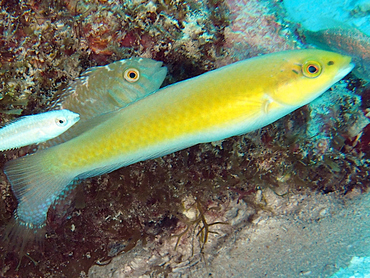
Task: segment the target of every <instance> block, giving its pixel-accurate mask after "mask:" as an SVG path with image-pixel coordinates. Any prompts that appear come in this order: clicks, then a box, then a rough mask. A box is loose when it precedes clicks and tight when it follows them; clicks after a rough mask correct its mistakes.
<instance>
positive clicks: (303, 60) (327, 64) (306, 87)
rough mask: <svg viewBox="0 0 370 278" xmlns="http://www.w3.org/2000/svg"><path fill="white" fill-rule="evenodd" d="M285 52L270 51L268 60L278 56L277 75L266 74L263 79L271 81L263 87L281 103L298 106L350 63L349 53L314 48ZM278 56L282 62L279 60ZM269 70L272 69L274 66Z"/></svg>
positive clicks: (322, 89) (341, 74)
mask: <svg viewBox="0 0 370 278" xmlns="http://www.w3.org/2000/svg"><path fill="white" fill-rule="evenodd" d="M289 52H290V53H289ZM289 52H286V51H285V52H280V53H274V54H273V55H271V59H272V60H273V59H277V60H280V62H278V63H276V65H279V66H280V73H279V74H278V75H277V76H276V77H277V78H271V77H272V76H270V78H267V79H264V80H270V82H272V84H269V86H268V87H269V88H272V89H271V90H270V91H268V90H267V91H266V93H267V95H268V96H269V97H270V98H271V100H273V101H275V102H276V103H279V104H281V105H284V106H296V107H300V106H303V105H305V104H307V103H309V102H311V101H312V100H314V99H315V98H317V97H318V96H320V95H321V94H322V93H323V92H325V91H326V90H327V89H329V88H330V87H331V86H332V84H334V83H335V82H337V81H339V80H340V79H342V78H343V77H344V76H345V75H347V74H348V73H349V72H350V71H351V70H352V69H353V67H354V64H353V63H351V57H349V56H343V55H341V54H337V53H334V52H329V51H323V50H318V49H305V50H294V51H289ZM287 53H289V54H290V55H287ZM281 60H283V61H284V62H283V63H281ZM276 62H277V61H276ZM272 72H275V73H276V68H275V69H274V71H272ZM271 75H272V74H271ZM277 84H279V85H278V86H276V85H277Z"/></svg>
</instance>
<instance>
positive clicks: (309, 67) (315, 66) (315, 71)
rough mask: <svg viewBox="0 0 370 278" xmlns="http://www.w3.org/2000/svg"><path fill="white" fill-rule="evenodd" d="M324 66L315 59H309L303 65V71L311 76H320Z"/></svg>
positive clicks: (307, 75) (305, 74)
mask: <svg viewBox="0 0 370 278" xmlns="http://www.w3.org/2000/svg"><path fill="white" fill-rule="evenodd" d="M321 71H322V66H321V65H320V64H319V63H318V62H315V61H307V62H305V63H304V64H303V65H302V73H303V75H304V76H306V77H309V78H315V77H318V76H319V75H320V74H321Z"/></svg>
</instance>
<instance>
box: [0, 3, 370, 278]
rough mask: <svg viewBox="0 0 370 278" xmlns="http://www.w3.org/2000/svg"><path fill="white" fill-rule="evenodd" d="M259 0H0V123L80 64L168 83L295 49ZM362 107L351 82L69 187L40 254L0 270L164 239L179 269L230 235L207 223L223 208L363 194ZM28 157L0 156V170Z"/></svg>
mask: <svg viewBox="0 0 370 278" xmlns="http://www.w3.org/2000/svg"><path fill="white" fill-rule="evenodd" d="M271 2H273V1H270V2H269V1H246V0H244V1H234V0H229V1H213V0H212V1H211V0H209V1H195V0H194V1H186V2H184V1H167V0H161V1H160V0H158V1H140V0H136V1H123V0H122V1H118V0H116V1H115V0H108V1H103V0H99V1H98V0H96V1H52V2H51V3H50V1H44V0H34V1H28V2H27V3H26V2H22V1H20V2H17V1H2V2H1V10H0V20H1V22H2V24H1V26H0V33H1V36H0V64H1V69H0V79H1V83H0V112H1V113H2V114H1V118H0V123H4V122H7V121H9V120H10V119H12V118H14V115H19V114H30V113H38V112H40V111H44V110H46V109H47V108H48V107H49V105H50V103H51V102H53V101H54V100H56V99H58V97H59V96H60V94H61V92H62V90H63V89H64V88H66V87H67V85H68V82H69V81H70V80H72V79H73V78H76V77H77V76H78V75H79V74H80V73H81V72H82V71H83V70H85V69H86V68H89V67H91V66H95V65H104V64H107V63H110V62H112V61H115V60H119V59H123V58H128V57H130V56H142V57H148V58H153V59H156V60H160V61H164V63H165V65H166V66H168V67H169V70H170V75H169V77H168V79H167V81H165V82H166V83H167V84H169V83H172V82H175V81H178V80H182V79H185V78H188V77H192V76H195V75H198V74H200V73H203V72H205V71H208V70H210V69H213V68H215V67H219V66H221V65H225V64H228V63H231V62H233V61H235V60H239V59H243V58H247V57H251V56H255V55H258V54H261V53H267V52H274V51H278V50H284V49H290V48H294V47H300V46H302V44H301V43H299V42H297V37H296V36H295V31H294V30H293V31H291V29H289V28H287V24H286V23H285V22H284V20H283V19H282V16H281V15H280V14H279V12H280V10H279V6H275V5H277V4H276V3H271ZM359 96H361V98H360V97H359ZM328 103H331V104H332V105H330V107H328ZM320 107H321V108H322V109H326V110H317V109H318V108H320ZM369 107H370V94H369V89H368V88H366V87H364V86H363V84H362V83H361V82H359V81H358V80H356V79H354V77H351V78H350V79H347V80H346V81H343V82H341V83H340V84H339V85H338V86H336V87H334V88H332V89H331V91H330V93H329V95H328V94H326V95H325V98H324V99H322V100H321V101H320V102H317V103H315V104H313V105H311V106H305V107H303V108H302V109H300V110H298V111H296V112H294V113H292V114H290V115H288V116H287V117H285V118H284V119H282V120H280V121H278V122H276V123H274V124H272V125H270V126H269V127H266V128H263V129H261V130H259V131H256V132H253V133H250V134H247V135H244V136H238V137H233V138H229V139H227V140H224V141H222V142H214V143H212V144H203V145H198V146H194V147H191V148H189V149H186V150H183V151H180V152H177V153H175V154H170V155H167V156H165V157H163V158H158V159H155V160H151V161H145V162H140V163H137V164H135V165H131V166H129V167H126V168H122V169H120V170H118V171H115V172H113V173H110V174H107V175H103V176H101V177H96V178H92V179H88V180H86V181H83V182H82V183H81V184H80V185H79V186H77V189H76V190H74V191H73V192H72V193H71V194H70V195H69V196H67V197H66V198H65V199H64V200H63V201H61V202H59V203H57V204H55V205H54V207H53V208H52V209H51V210H50V211H49V213H48V220H47V230H48V233H47V238H46V239H45V242H44V247H43V249H40V247H39V246H32V247H31V248H30V249H29V250H28V253H27V256H24V257H23V258H19V257H18V256H17V254H16V253H13V252H11V251H10V252H9V250H6V248H5V246H4V245H5V244H4V243H1V245H0V250H1V251H2V259H1V260H0V276H4V277H40V276H41V277H77V276H81V277H86V273H87V271H88V269H89V268H90V267H91V266H92V265H94V264H98V265H103V264H108V263H109V262H110V261H111V259H112V257H114V256H116V255H118V254H120V253H122V252H128V251H129V250H132V248H134V246H135V245H136V244H138V243H140V244H141V245H142V246H144V248H145V246H146V245H150V244H151V243H152V242H156V244H158V245H165V244H169V243H168V242H170V244H171V247H173V250H174V249H175V247H176V242H177V240H178V239H179V241H178V244H177V248H176V251H181V250H184V249H186V248H185V247H186V246H188V245H189V244H192V245H193V246H194V249H193V251H194V252H193V254H191V253H189V254H187V255H188V257H186V256H184V257H183V259H182V257H181V255H179V256H178V257H176V260H177V261H178V262H179V263H180V262H181V260H184V261H185V258H189V257H191V255H194V256H196V258H197V259H196V261H197V260H198V261H199V260H203V261H204V260H206V257H207V256H206V253H207V252H208V249H207V234H208V238H209V237H211V236H212V237H213V236H217V234H212V232H215V231H217V232H219V233H220V234H221V232H222V231H224V230H227V229H232V228H233V227H232V226H230V225H223V224H221V223H226V222H228V218H227V217H225V211H226V210H228V209H229V208H230V207H231V206H235V204H236V203H239V204H240V206H245V204H247V207H248V208H253V209H254V210H255V211H259V210H271V209H272V208H271V207H267V206H266V202H265V200H264V194H265V193H266V192H270V191H273V192H275V193H276V194H277V195H279V196H282V197H284V196H289V194H292V193H296V192H301V191H313V192H319V193H328V192H336V193H337V194H340V195H345V194H350V193H352V192H353V191H356V190H360V191H366V190H367V188H368V186H369V180H368V170H367V169H368V167H369V164H370V162H369V160H370V147H369V141H370V126H369V125H368V124H367V125H365V124H366V119H365V116H364V115H367V117H369ZM322 123H323V124H322ZM319 125H320V126H322V129H318V126H319ZM318 133H320V135H319V136H318V135H317V134H318ZM32 151H33V148H32V147H28V148H22V149H20V150H15V151H8V152H6V153H3V155H2V156H0V166H1V167H2V166H3V165H4V163H5V162H6V161H7V160H10V159H13V158H16V157H18V156H22V155H25V154H27V153H30V152H32ZM0 183H1V185H0V193H1V196H2V198H1V199H0V215H1V218H0V224H1V227H0V232H3V230H4V228H5V225H6V224H7V222H8V221H9V219H10V217H11V215H12V212H13V211H14V209H15V208H16V205H17V204H16V201H15V199H14V197H13V195H12V192H11V189H10V185H9V183H8V182H7V180H6V178H5V176H4V175H3V174H1V175H0ZM254 217H256V214H255V213H252V214H251V216H250V217H249V218H248V219H247V220H248V221H253V219H254ZM216 224H220V225H216ZM230 224H232V223H230ZM206 229H208V231H206ZM184 231H187V232H188V233H184ZM176 235H177V236H176ZM180 235H182V236H180ZM192 239H194V240H193V241H191V240H192ZM170 249H171V248H170ZM202 254H203V255H202ZM202 256H203V257H202ZM184 267H186V265H184ZM170 272H171V269H170V268H168V269H161V267H160V266H159V263H158V268H157V269H153V273H154V274H153V275H155V274H158V275H159V273H162V274H166V273H170Z"/></svg>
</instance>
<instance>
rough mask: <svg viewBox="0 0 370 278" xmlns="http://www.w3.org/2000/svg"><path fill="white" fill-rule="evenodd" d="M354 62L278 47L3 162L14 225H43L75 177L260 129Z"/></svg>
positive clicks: (306, 100)
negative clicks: (12, 201) (15, 204)
mask: <svg viewBox="0 0 370 278" xmlns="http://www.w3.org/2000/svg"><path fill="white" fill-rule="evenodd" d="M352 68H353V64H352V63H351V58H350V57H347V56H343V55H340V54H336V53H333V52H327V51H322V50H295V51H286V52H280V53H273V54H269V55H264V56H260V57H256V58H252V59H248V60H244V61H241V62H237V63H234V64H232V65H229V66H226V67H223V68H220V69H217V70H214V71H211V72H208V73H205V74H203V75H200V76H198V77H195V78H192V79H189V80H186V81H183V82H179V83H176V84H174V85H171V86H168V87H166V88H164V89H161V90H159V91H157V92H156V93H154V94H151V95H149V96H148V97H146V98H143V99H141V100H138V101H136V102H134V103H132V104H131V105H128V106H127V107H125V108H122V109H120V110H118V111H114V112H111V113H108V114H104V115H102V116H101V119H100V120H99V121H97V122H93V123H91V124H92V125H95V124H96V126H94V127H92V128H90V129H87V130H86V131H85V132H83V133H82V134H81V135H79V136H77V137H75V138H73V139H71V140H69V141H67V142H65V143H62V144H60V145H57V146H54V147H51V148H48V149H45V150H42V151H39V152H36V153H35V154H32V155H28V156H25V157H22V158H18V159H15V160H13V161H10V162H8V163H7V164H6V166H5V173H6V175H7V177H8V179H9V181H10V182H11V185H12V189H13V191H14V193H15V195H16V197H17V198H18V201H19V205H18V208H17V211H16V213H15V218H16V222H17V225H19V227H21V228H22V229H25V230H27V229H28V230H29V229H37V228H41V227H42V226H43V225H44V223H45V219H46V215H47V211H48V208H49V206H50V205H51V204H52V203H53V202H54V201H55V200H56V199H57V198H58V196H59V195H60V194H61V193H62V192H63V190H65V189H66V187H67V186H68V185H69V184H71V182H72V181H74V180H78V179H85V178H87V177H93V176H97V175H101V174H104V173H108V172H111V171H113V170H115V169H118V168H120V167H123V166H127V165H130V164H132V163H135V162H138V161H142V160H147V159H151V158H155V157H160V156H163V155H165V154H169V153H172V152H174V151H177V150H181V149H184V148H186V147H189V146H193V145H195V144H198V143H205V142H210V141H215V140H221V139H224V138H227V137H230V136H234V135H239V134H243V133H246V132H249V131H252V130H255V129H258V128H261V127H263V126H265V125H268V124H270V123H272V122H274V121H276V120H277V119H279V118H281V117H283V116H284V115H286V114H288V113H290V112H292V111H293V110H295V109H297V108H299V107H301V106H303V105H305V104H307V103H309V102H310V101H312V100H313V99H315V98H317V97H318V96H319V95H321V94H322V93H323V92H325V91H326V90H327V89H328V88H329V87H330V86H332V85H333V84H334V83H335V82H337V81H338V80H340V79H341V78H343V77H344V76H345V75H346V74H347V73H348V72H350V71H351V69H352Z"/></svg>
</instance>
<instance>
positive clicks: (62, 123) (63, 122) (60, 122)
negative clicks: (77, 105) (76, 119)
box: [55, 117, 67, 126]
mask: <svg viewBox="0 0 370 278" xmlns="http://www.w3.org/2000/svg"><path fill="white" fill-rule="evenodd" d="M55 123H56V124H57V126H66V125H67V119H66V118H63V117H59V118H56V119H55Z"/></svg>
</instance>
